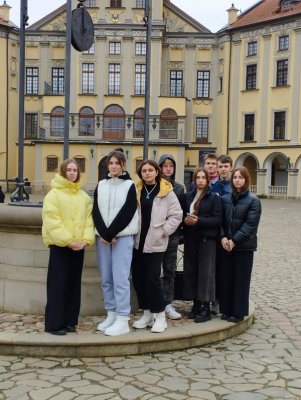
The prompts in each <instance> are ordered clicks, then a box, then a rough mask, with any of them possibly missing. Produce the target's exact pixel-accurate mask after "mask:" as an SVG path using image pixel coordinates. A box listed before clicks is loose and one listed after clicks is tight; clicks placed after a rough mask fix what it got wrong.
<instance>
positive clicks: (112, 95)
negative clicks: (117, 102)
mask: <svg viewBox="0 0 301 400" xmlns="http://www.w3.org/2000/svg"><path fill="white" fill-rule="evenodd" d="M104 96H105V97H123V94H115V93H112V94H109V93H108V94H105V95H104Z"/></svg>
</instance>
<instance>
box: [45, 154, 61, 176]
mask: <svg viewBox="0 0 301 400" xmlns="http://www.w3.org/2000/svg"><path fill="white" fill-rule="evenodd" d="M58 166H59V159H58V158H57V157H47V166H46V171H47V172H56V171H57V170H58Z"/></svg>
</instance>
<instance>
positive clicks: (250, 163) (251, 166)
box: [243, 155, 257, 186]
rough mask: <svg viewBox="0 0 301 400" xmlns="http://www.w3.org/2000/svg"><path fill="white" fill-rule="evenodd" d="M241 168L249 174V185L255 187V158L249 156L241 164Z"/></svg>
mask: <svg viewBox="0 0 301 400" xmlns="http://www.w3.org/2000/svg"><path fill="white" fill-rule="evenodd" d="M243 166H244V167H246V168H247V170H248V171H249V173H250V177H251V182H250V185H251V186H256V185H257V172H256V170H257V162H256V160H255V158H254V157H253V156H251V155H249V156H248V157H247V158H246V159H245V160H244V163H243Z"/></svg>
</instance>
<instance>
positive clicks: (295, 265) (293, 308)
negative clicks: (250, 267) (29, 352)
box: [0, 200, 301, 400]
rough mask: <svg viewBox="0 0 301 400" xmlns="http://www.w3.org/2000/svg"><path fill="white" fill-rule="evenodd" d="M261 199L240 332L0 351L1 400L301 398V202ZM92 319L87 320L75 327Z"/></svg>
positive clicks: (33, 324)
mask: <svg viewBox="0 0 301 400" xmlns="http://www.w3.org/2000/svg"><path fill="white" fill-rule="evenodd" d="M262 203H263V216H262V221H261V225H260V232H259V251H258V252H257V253H256V258H255V268H254V272H253V280H252V293H251V297H252V299H253V301H254V302H255V303H256V305H257V310H256V313H255V315H256V319H255V323H254V324H253V325H252V326H251V327H250V328H249V330H248V331H246V332H245V333H244V334H242V335H240V336H239V337H234V338H232V339H228V340H226V341H224V342H220V343H216V344H214V345H210V346H207V347H201V348H194V349H189V350H185V351H176V352H168V353H158V354H147V355H143V356H128V357H110V358H101V359H57V358H44V359H37V358H18V357H8V356H0V399H17V400H27V399H31V400H47V399H51V400H71V399H74V400H86V399H89V400H105V399H129V400H130V399H139V400H140V399H143V400H147V399H152V400H163V399H166V400H186V399H189V400H196V399H206V400H218V399H225V400H265V399H273V400H283V399H295V400H297V399H299V400H300V399H301V290H300V283H301V279H300V278H301V246H300V239H301V234H300V232H301V202H300V201H294V200H263V201H262ZM9 318H11V319H13V320H12V321H9ZM35 318H37V317H34V316H27V317H24V318H20V317H18V316H16V315H4V314H3V315H2V316H1V318H0V328H1V329H4V328H5V329H13V328H12V326H16V325H17V326H19V328H18V329H23V331H24V330H28V331H30V330H40V329H41V326H40V325H39V324H42V320H41V319H39V318H37V319H35ZM93 323H94V321H93V319H90V320H85V321H83V322H82V323H81V326H80V329H82V330H89V329H90V328H88V325H89V324H93ZM5 324H6V325H5ZM14 329H15V328H14Z"/></svg>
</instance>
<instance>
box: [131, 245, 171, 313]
mask: <svg viewBox="0 0 301 400" xmlns="http://www.w3.org/2000/svg"><path fill="white" fill-rule="evenodd" d="M163 256H164V253H142V252H141V251H139V250H135V249H134V252H133V259H132V279H133V285H134V288H135V291H136V293H137V299H138V304H139V308H141V309H142V310H150V312H152V313H159V312H162V311H164V310H165V307H166V305H167V302H166V301H165V300H164V293H163V289H162V285H161V277H160V275H161V263H162V260H163Z"/></svg>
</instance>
